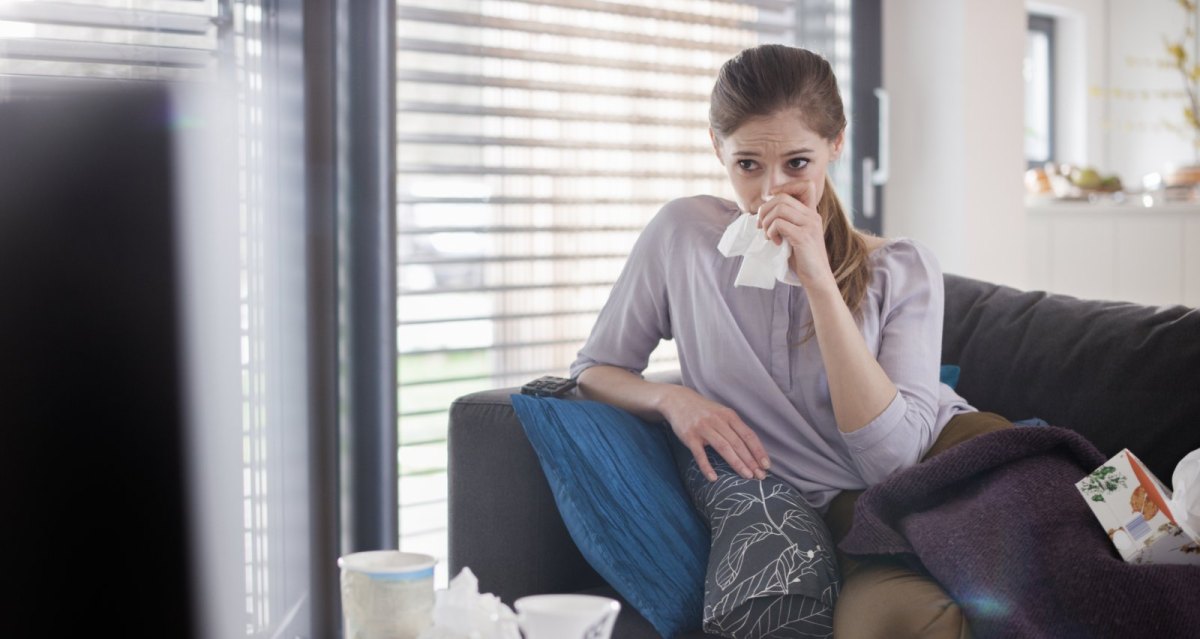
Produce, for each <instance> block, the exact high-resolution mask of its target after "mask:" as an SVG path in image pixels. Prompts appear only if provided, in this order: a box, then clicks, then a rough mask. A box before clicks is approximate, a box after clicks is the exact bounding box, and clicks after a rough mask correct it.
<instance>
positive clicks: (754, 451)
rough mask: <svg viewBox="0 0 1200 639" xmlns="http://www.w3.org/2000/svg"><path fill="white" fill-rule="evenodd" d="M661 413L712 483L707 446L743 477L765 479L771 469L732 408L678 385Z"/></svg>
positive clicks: (765, 454)
mask: <svg viewBox="0 0 1200 639" xmlns="http://www.w3.org/2000/svg"><path fill="white" fill-rule="evenodd" d="M659 412H661V413H662V415H663V417H664V418H665V419H666V420H667V422H668V423H670V424H671V430H673V431H675V436H676V437H678V438H679V441H681V442H683V445H684V446H687V448H688V450H690V451H692V456H693V457H695V458H696V463H697V464H698V465H699V466H700V470H701V472H703V473H704V476H705V477H707V478H708V480H709V481H716V480H717V473H716V471H714V470H713V468H712V464H710V463H709V462H708V454H707V453H706V452H705V451H704V447H705V446H711V447H712V449H713V450H715V451H717V453H718V454H719V455H721V457H722V458H724V459H725V461H726V462H728V463H729V465H730V467H732V468H733V469H734V470H735V471H737V473H738V474H739V475H741V476H742V477H745V478H746V479H753V478H755V477H757V478H758V479H766V477H767V473H766V471H767V469H769V468H770V467H771V460H770V458H769V457H767V451H766V449H764V448H763V445H762V443H761V442H759V441H758V436H757V435H755V434H754V431H753V430H751V429H750V427H749V426H747V425H746V423H745V422H743V421H742V418H741V417H738V414H737V413H736V412H734V410H733V409H732V408H729V407H728V406H725V405H722V404H718V403H717V402H714V401H712V400H710V399H708V398H707V397H704V396H703V395H701V394H700V393H697V392H696V391H694V390H692V389H690V388H688V387H686V386H675V387H674V388H672V389H671V392H670V394H669V395H668V396H667V397H665V398H664V401H663V402H662V405H661V407H660V410H659Z"/></svg>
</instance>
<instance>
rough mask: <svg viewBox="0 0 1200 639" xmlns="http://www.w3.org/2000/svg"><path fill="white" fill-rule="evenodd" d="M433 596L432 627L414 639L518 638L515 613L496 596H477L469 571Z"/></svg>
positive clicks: (478, 593) (475, 582)
mask: <svg viewBox="0 0 1200 639" xmlns="http://www.w3.org/2000/svg"><path fill="white" fill-rule="evenodd" d="M434 597H435V600H434V604H433V626H432V627H430V628H427V629H426V630H425V631H424V632H422V633H421V634H420V636H419V637H417V639H521V635H520V633H519V631H518V630H517V623H516V621H517V615H516V613H514V612H513V611H512V608H509V607H508V606H506V605H505V604H504V602H502V601H500V598H499V597H497V596H496V595H493V594H490V593H483V594H480V592H479V579H478V578H476V577H475V573H473V572H471V569H470V568H463V569H462V570H461V571H460V572H459V573H458V576H457V577H455V578H454V579H451V580H450V583H449V584H448V586H447V588H446V589H444V590H438V591H437V592H436V593H434Z"/></svg>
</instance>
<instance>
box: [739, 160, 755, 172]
mask: <svg viewBox="0 0 1200 639" xmlns="http://www.w3.org/2000/svg"><path fill="white" fill-rule="evenodd" d="M737 165H738V168H739V169H741V170H743V171H753V170H754V160H738V162H737Z"/></svg>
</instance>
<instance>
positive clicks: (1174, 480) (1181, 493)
mask: <svg viewBox="0 0 1200 639" xmlns="http://www.w3.org/2000/svg"><path fill="white" fill-rule="evenodd" d="M1171 488H1172V489H1173V491H1172V495H1171V498H1170V499H1168V500H1167V507H1168V508H1170V509H1171V514H1173V515H1175V523H1177V524H1179V527H1180V528H1182V529H1183V532H1185V533H1187V534H1188V535H1190V536H1191V538H1192V539H1196V540H1200V448H1198V449H1196V450H1193V451H1192V452H1190V453H1188V454H1187V455H1185V456H1184V458H1183V459H1181V460H1179V464H1177V465H1176V466H1175V474H1173V475H1171Z"/></svg>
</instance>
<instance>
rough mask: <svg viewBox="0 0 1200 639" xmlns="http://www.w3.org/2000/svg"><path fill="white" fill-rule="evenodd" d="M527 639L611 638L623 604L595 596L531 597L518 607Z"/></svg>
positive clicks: (517, 602)
mask: <svg viewBox="0 0 1200 639" xmlns="http://www.w3.org/2000/svg"><path fill="white" fill-rule="evenodd" d="M513 607H514V608H516V609H517V624H518V625H520V627H521V630H522V632H524V633H525V639H609V637H611V636H612V631H613V626H614V625H616V622H617V614H618V613H620V612H621V604H620V602H618V601H616V600H615V599H609V598H608V597H598V596H595V595H531V596H528V597H521V598H520V599H518V600H517V601H516V602H515V603H514V605H513Z"/></svg>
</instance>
